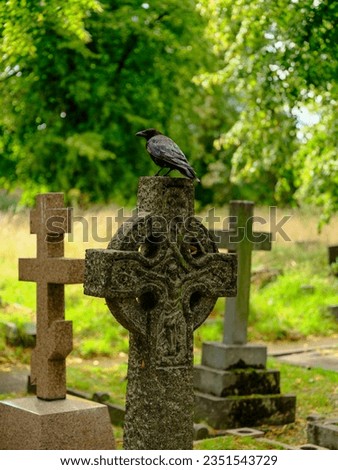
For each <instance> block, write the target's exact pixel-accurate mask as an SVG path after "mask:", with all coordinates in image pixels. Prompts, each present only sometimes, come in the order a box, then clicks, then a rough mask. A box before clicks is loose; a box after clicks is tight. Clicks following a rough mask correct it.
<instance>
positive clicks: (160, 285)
mask: <svg viewBox="0 0 338 470" xmlns="http://www.w3.org/2000/svg"><path fill="white" fill-rule="evenodd" d="M193 189H194V186H193V183H192V182H191V181H190V180H188V179H184V178H169V177H143V178H140V181H139V190H138V213H137V214H136V215H135V216H134V217H132V218H130V219H129V220H128V221H127V222H126V223H125V224H123V225H122V226H121V228H120V229H119V230H118V232H117V233H116V235H115V236H114V237H113V238H112V240H111V242H110V244H109V245H108V248H107V249H103V250H98V249H93V250H87V251H86V271H85V293H86V294H88V295H93V296H96V297H103V298H105V299H106V302H107V305H108V307H109V309H110V311H111V313H112V314H113V315H114V317H115V318H116V319H117V320H118V321H119V322H120V323H121V324H122V325H123V326H124V327H125V328H127V329H128V330H129V332H130V349H129V363H128V387H127V399H126V415H125V422H124V448H126V449H192V444H193V409H194V393H193V331H194V330H195V329H196V328H198V327H199V326H200V325H201V324H202V323H203V322H204V320H205V319H206V318H207V316H208V315H209V313H210V312H211V310H212V308H213V306H214V304H215V302H216V300H217V298H218V297H219V296H225V295H235V293H236V289H235V286H236V257H235V255H232V254H230V255H229V254H220V253H218V250H217V247H216V245H215V243H214V242H213V241H212V240H211V239H210V236H209V233H208V231H207V229H206V228H205V227H204V226H203V225H202V224H201V223H200V222H199V221H198V220H197V218H195V217H194V209H193V205H194V193H193Z"/></svg>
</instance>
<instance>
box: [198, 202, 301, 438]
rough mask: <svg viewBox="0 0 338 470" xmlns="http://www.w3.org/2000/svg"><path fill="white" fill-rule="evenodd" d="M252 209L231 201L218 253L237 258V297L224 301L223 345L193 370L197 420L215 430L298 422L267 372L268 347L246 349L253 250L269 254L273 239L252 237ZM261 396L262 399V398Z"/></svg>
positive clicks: (210, 346)
mask: <svg viewBox="0 0 338 470" xmlns="http://www.w3.org/2000/svg"><path fill="white" fill-rule="evenodd" d="M253 209H254V204H253V203H252V202H250V201H231V202H230V227H229V230H228V231H215V232H214V236H215V237H216V240H218V247H219V248H226V249H228V251H229V252H230V253H234V252H235V253H237V256H238V276H237V296H236V297H234V298H227V299H226V309H225V318H224V334H223V343H217V342H205V343H203V345H202V365H200V366H196V367H195V371H194V386H195V389H196V392H195V395H196V409H195V416H196V419H198V420H200V419H203V420H205V421H206V422H207V423H208V424H210V425H211V426H213V427H215V428H225V429H226V428H229V427H241V426H254V425H258V424H261V423H268V422H269V423H275V424H283V423H288V422H292V421H294V417H295V397H294V396H289V395H288V396H283V395H280V385H279V383H280V374H279V371H277V370H266V360H267V348H266V347H265V346H262V345H256V344H247V329H248V317H249V300H250V280H251V258H252V251H253V250H271V235H270V234H269V233H267V232H253V228H252V226H253ZM258 395H260V396H258Z"/></svg>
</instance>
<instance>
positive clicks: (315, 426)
mask: <svg viewBox="0 0 338 470" xmlns="http://www.w3.org/2000/svg"><path fill="white" fill-rule="evenodd" d="M307 438H308V441H309V442H310V443H312V444H315V445H317V446H321V447H326V448H327V449H331V450H338V417H336V418H331V419H330V418H327V419H323V420H321V419H318V420H314V421H308V423H307Z"/></svg>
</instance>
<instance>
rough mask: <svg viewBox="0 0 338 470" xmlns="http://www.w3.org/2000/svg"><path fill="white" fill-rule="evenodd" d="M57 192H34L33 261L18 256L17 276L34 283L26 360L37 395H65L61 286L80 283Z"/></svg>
mask: <svg viewBox="0 0 338 470" xmlns="http://www.w3.org/2000/svg"><path fill="white" fill-rule="evenodd" d="M63 199H64V197H63V194H62V193H47V194H39V195H38V196H37V198H36V208H35V209H33V210H32V211H31V217H30V232H31V233H32V234H36V236H37V253H36V255H37V256H36V258H35V259H19V279H20V280H21V281H32V282H36V283H37V300H36V303H37V305H36V316H37V322H36V324H37V327H36V328H37V339H36V347H35V349H34V351H33V354H32V361H31V383H32V384H36V389H37V396H38V397H39V398H42V399H45V400H58V399H61V398H65V396H66V364H65V359H66V357H67V356H68V354H69V353H70V352H71V350H72V345H73V342H72V323H71V322H70V321H67V320H65V299H64V285H65V284H78V283H82V282H83V277H84V260H83V259H67V258H64V240H63V239H64V234H65V233H68V232H70V227H71V210H70V209H69V208H64V207H63V205H64V201H63Z"/></svg>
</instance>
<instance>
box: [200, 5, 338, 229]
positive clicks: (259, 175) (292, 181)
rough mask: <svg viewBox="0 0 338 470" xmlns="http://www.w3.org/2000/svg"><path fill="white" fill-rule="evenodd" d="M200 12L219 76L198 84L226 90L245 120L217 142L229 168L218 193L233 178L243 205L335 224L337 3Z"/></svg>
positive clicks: (221, 167) (221, 169) (221, 172)
mask: <svg viewBox="0 0 338 470" xmlns="http://www.w3.org/2000/svg"><path fill="white" fill-rule="evenodd" d="M198 8H199V11H201V13H202V15H203V16H205V17H206V18H208V21H209V23H208V27H207V29H206V31H207V32H208V34H209V36H210V38H212V40H213V51H214V53H215V54H216V55H217V57H218V58H219V68H218V70H217V72H215V73H205V74H203V75H202V76H201V77H199V78H197V80H198V82H199V83H201V84H204V86H205V87H206V88H207V89H212V88H213V86H214V84H215V83H216V84H218V85H219V86H221V85H223V86H224V87H226V89H227V93H229V95H230V96H232V97H235V98H236V100H237V110H238V117H237V118H236V121H235V123H234V125H233V126H232V127H231V128H229V129H228V130H227V131H226V132H224V133H222V135H221V137H220V138H219V139H218V140H216V142H215V146H216V148H218V149H219V151H220V155H222V152H223V153H224V152H225V153H227V154H229V159H228V160H226V159H221V161H218V162H217V169H218V174H217V176H216V177H214V178H211V179H210V181H209V185H210V186H211V187H212V186H214V185H216V186H217V187H218V188H220V190H221V187H219V184H218V183H219V180H220V179H223V180H224V179H225V178H227V177H228V175H229V171H230V180H231V182H232V183H233V184H234V185H237V186H239V187H240V188H243V190H242V191H241V195H244V196H245V197H248V198H250V199H253V200H254V201H261V202H267V203H274V202H277V203H278V204H292V203H298V204H300V203H302V202H307V203H310V204H315V205H319V206H321V207H322V208H323V220H327V219H328V218H329V217H330V215H332V213H333V212H334V211H335V210H337V208H338V159H337V148H338V145H337V144H338V132H337V131H338V114H337V77H338V29H337V19H338V2H332V1H331V0H291V1H290V0H279V1H278V2H276V1H275V0H214V1H212V2H210V1H209V0H201V1H200V2H199V6H198ZM229 161H230V162H231V164H230V166H229ZM211 170H212V168H211Z"/></svg>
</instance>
